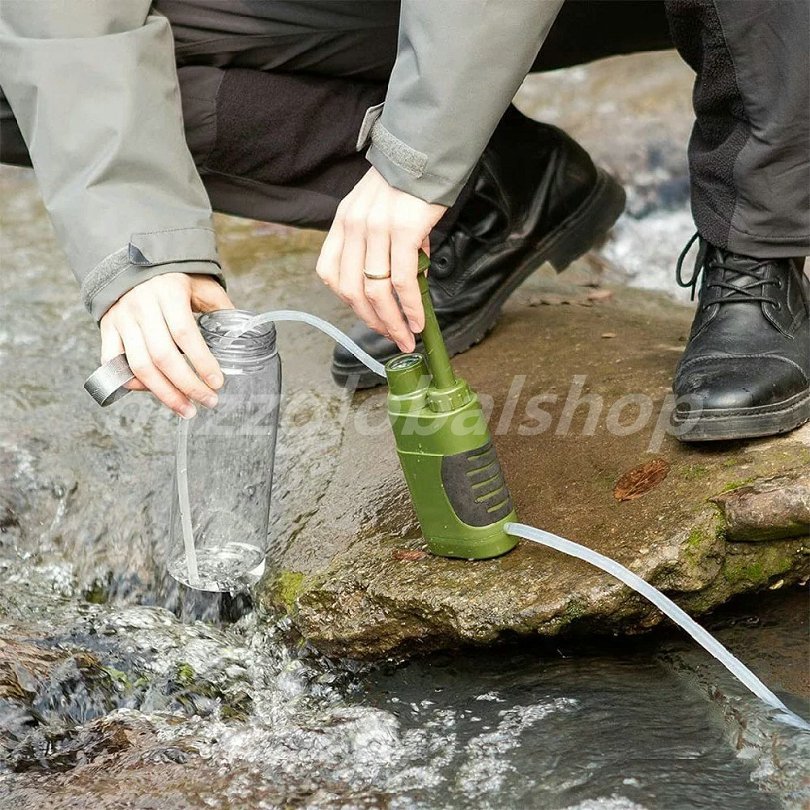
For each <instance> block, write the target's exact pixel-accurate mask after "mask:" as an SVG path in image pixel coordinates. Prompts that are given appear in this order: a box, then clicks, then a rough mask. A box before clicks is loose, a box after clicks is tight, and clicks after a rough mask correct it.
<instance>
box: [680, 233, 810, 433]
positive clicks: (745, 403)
mask: <svg viewBox="0 0 810 810" xmlns="http://www.w3.org/2000/svg"><path fill="white" fill-rule="evenodd" d="M695 239H698V240H699V249H698V256H697V261H696V262H695V269H694V272H693V274H692V276H691V278H689V279H687V280H684V278H683V275H682V266H683V261H684V258H685V256H686V254H687V252H688V250H689V249H690V247H691V246H692V244H693V243H694V241H695ZM803 265H804V259H803V258H795V259H752V258H750V257H748V256H740V255H738V254H736V253H730V252H729V251H726V250H722V249H720V248H717V247H714V246H713V245H710V244H709V243H708V242H706V241H704V240H703V239H702V238H700V237H698V236H697V235H695V237H693V239H692V240H691V241H690V242H689V244H688V245H687V246H686V249H685V250H684V252H683V253H682V254H681V257H680V259H679V260H678V283H679V284H680V285H681V286H682V287H691V288H692V297H693V298H694V296H695V288H696V286H697V282H698V277H699V276H700V274H701V271H702V273H703V275H702V280H701V283H700V295H699V297H698V308H697V314H696V315H695V320H694V322H693V324H692V331H691V334H690V335H689V343H688V344H687V346H686V351H685V352H684V353H683V357H681V360H680V363H679V364H678V368H677V371H676V372H675V381H674V383H673V386H672V389H673V391H674V392H675V394H677V395H678V397H683V398H684V400H683V401H681V402H679V403H678V404H677V405H676V409H675V412H674V414H673V422H674V424H675V425H676V426H677V427H678V428H679V430H680V431H682V433H681V434H680V435H679V438H680V439H681V440H682V441H686V442H694V441H718V440H723V439H744V438H751V437H754V436H769V435H771V434H774V433H784V432H786V431H788V430H793V428H795V427H798V426H799V425H801V424H802V423H803V422H806V421H808V419H810V279H808V278H807V276H806V275H805V274H804V270H803Z"/></svg>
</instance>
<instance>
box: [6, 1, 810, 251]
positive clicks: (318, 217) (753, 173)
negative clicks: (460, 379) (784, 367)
mask: <svg viewBox="0 0 810 810" xmlns="http://www.w3.org/2000/svg"><path fill="white" fill-rule="evenodd" d="M440 1H441V0H426V2H440ZM155 7H156V9H157V10H158V11H160V12H162V13H163V14H165V15H166V16H167V17H168V18H169V20H170V21H171V23H172V29H173V31H174V36H175V45H176V53H177V64H178V74H179V77H180V84H181V93H182V97H183V112H184V117H185V125H186V134H187V139H188V143H189V146H190V148H191V151H192V154H193V155H194V159H195V161H196V163H197V166H198V168H199V170H200V173H201V176H202V178H203V181H204V183H205V185H206V188H207V189H208V192H209V195H210V197H211V202H212V205H213V207H214V208H215V209H216V210H219V211H224V212H227V213H233V214H237V215H242V216H250V217H253V218H256V219H264V220H269V221H274V222H282V223H288V224H293V225H308V226H314V227H323V226H325V225H328V223H329V222H330V220H331V218H332V216H333V215H334V210H335V208H336V206H337V203H338V202H339V201H340V200H341V199H342V198H343V196H345V194H346V193H347V192H348V191H349V190H350V189H351V188H352V186H353V185H354V184H355V183H356V182H357V181H358V180H359V179H360V177H361V176H362V175H363V173H364V172H365V171H366V170H367V169H368V163H367V162H366V161H365V159H364V157H363V155H362V154H361V153H358V152H357V151H356V145H357V136H358V132H359V129H360V124H361V121H362V119H363V115H364V113H365V111H366V109H367V108H368V107H370V106H372V105H374V104H378V103H379V102H380V101H382V100H383V98H384V96H385V84H386V81H387V78H388V75H389V73H390V71H391V67H392V65H393V62H394V58H395V55H396V38H397V28H398V9H399V4H398V2H397V0H340V2H337V1H336V0H307V2H302V0H286V1H285V0H158V1H157V2H156V3H155ZM673 42H674V44H675V45H676V46H677V48H678V50H679V51H680V53H681V54H682V56H683V57H684V59H685V60H686V61H687V62H688V63H689V64H690V65H691V66H692V68H693V69H694V70H695V71H696V73H697V80H696V83H695V90H694V106H695V113H696V122H695V126H694V130H693V133H692V138H691V141H690V144H689V165H690V174H691V184H692V209H693V213H694V217H695V222H696V225H697V228H698V230H699V231H700V233H701V234H702V235H703V236H704V237H705V238H707V239H708V240H709V241H710V242H712V243H714V244H716V245H719V246H722V247H727V248H729V249H731V250H734V251H736V252H739V253H744V254H747V255H751V256H757V257H761V258H771V257H774V258H775V257H780V256H795V255H807V254H810V154H809V152H810V4H808V3H807V0H568V2H566V3H565V5H564V6H563V8H562V11H561V12H560V14H559V16H558V18H557V21H556V22H555V24H554V26H553V27H552V29H551V32H550V34H549V36H548V38H547V40H546V43H545V44H544V46H543V48H542V51H541V53H540V55H539V57H538V59H537V61H536V63H535V65H534V67H533V71H544V70H553V69H556V68H559V67H564V66H568V65H572V64H577V63H581V62H587V61H592V60H594V59H598V58H601V57H604V56H610V55H614V54H621V53H630V52H634V51H643V50H658V49H664V48H669V47H672V44H673ZM0 116H2V121H0V123H1V124H2V130H0V157H2V159H3V160H4V161H7V162H24V160H25V157H26V156H25V154H24V145H22V143H21V139H19V138H18V133H16V132H15V125H14V121H13V118H12V117H11V115H10V111H8V108H7V107H5V109H4V111H3V112H2V113H0Z"/></svg>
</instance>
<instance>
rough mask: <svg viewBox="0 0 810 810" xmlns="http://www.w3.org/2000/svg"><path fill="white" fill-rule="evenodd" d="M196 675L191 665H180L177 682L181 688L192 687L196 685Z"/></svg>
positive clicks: (176, 674) (176, 676)
mask: <svg viewBox="0 0 810 810" xmlns="http://www.w3.org/2000/svg"><path fill="white" fill-rule="evenodd" d="M195 678H196V674H195V672H194V667H192V666H191V664H178V665H177V672H176V673H175V680H176V681H177V683H178V684H179V685H180V686H186V687H188V686H191V685H192V684H193V683H194V679H195Z"/></svg>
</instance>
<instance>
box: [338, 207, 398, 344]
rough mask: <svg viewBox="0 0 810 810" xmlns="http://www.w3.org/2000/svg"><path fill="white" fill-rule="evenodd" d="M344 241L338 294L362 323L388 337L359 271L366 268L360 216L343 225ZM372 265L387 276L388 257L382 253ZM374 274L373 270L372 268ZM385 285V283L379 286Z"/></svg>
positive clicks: (386, 324)
mask: <svg viewBox="0 0 810 810" xmlns="http://www.w3.org/2000/svg"><path fill="white" fill-rule="evenodd" d="M345 233H346V235H345V238H344V240H343V250H342V252H341V256H340V278H339V281H338V294H339V295H340V297H341V298H342V299H343V300H344V301H345V302H346V303H347V304H348V305H349V306H350V307H351V308H352V309H353V310H354V311H355V313H356V314H357V315H358V316H359V317H360V319H361V320H362V321H364V322H365V324H366V325H367V326H369V327H370V328H371V329H373V330H374V331H375V332H379V333H380V334H381V335H390V334H391V328H390V324H388V322H387V321H386V320H385V318H382V317H380V313H378V312H377V311H376V310H375V308H374V306H373V304H372V302H371V301H370V300H369V298H368V297H367V296H366V290H365V281H366V277H365V276H364V275H363V269H364V268H365V267H366V249H367V246H366V233H365V221H364V219H363V217H362V215H354V219H353V220H352V219H350V220H348V221H347V222H346V225H345ZM380 253H381V255H380V256H379V257H377V258H375V259H373V260H374V261H378V262H379V264H380V267H379V272H380V273H387V272H388V271H387V266H388V256H387V255H386V253H385V251H381V252H380ZM375 272H377V266H376V265H375ZM383 283H384V284H387V282H383Z"/></svg>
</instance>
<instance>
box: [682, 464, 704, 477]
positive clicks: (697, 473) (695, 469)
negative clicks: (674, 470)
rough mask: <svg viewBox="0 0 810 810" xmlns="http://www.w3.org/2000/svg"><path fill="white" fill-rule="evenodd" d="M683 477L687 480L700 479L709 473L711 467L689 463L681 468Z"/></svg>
mask: <svg viewBox="0 0 810 810" xmlns="http://www.w3.org/2000/svg"><path fill="white" fill-rule="evenodd" d="M680 474H681V478H683V479H684V480H686V481H699V480H700V479H701V478H705V477H706V476H707V475H708V474H709V468H708V467H704V466H703V465H702V464H687V465H686V467H683V468H682V469H681V470H680Z"/></svg>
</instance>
